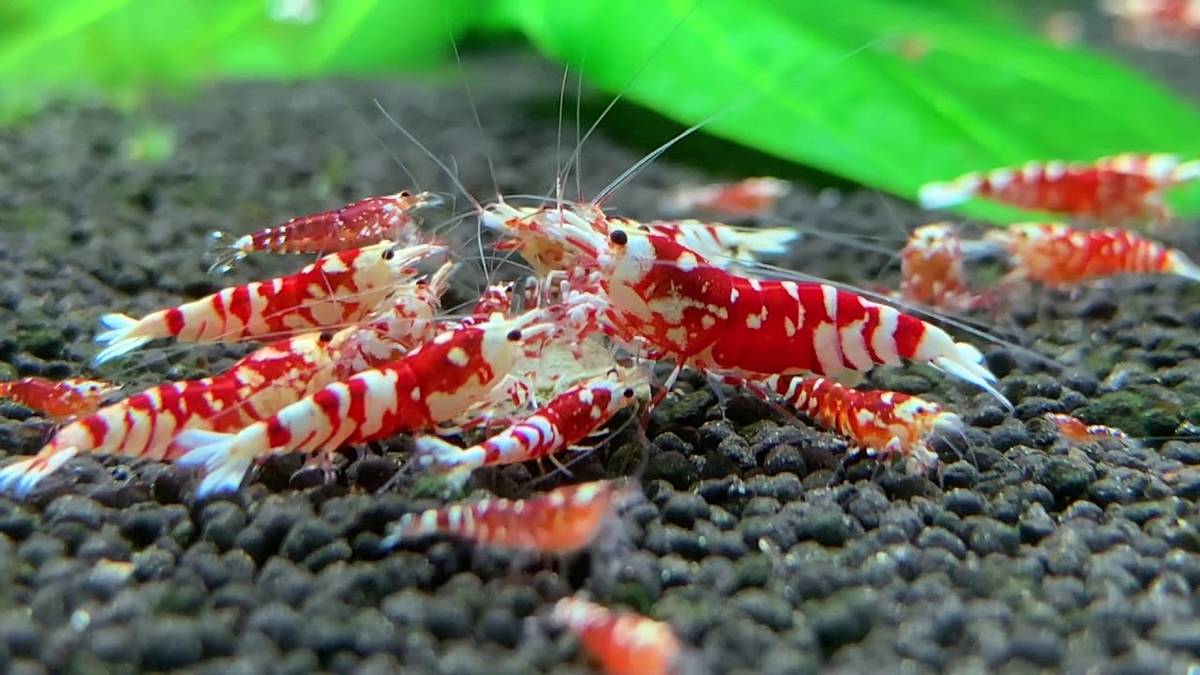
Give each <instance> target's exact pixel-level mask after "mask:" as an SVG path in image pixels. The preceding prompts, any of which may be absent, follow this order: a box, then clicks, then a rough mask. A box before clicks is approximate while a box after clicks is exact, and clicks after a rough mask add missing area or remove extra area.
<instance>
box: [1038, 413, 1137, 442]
mask: <svg viewBox="0 0 1200 675" xmlns="http://www.w3.org/2000/svg"><path fill="white" fill-rule="evenodd" d="M1046 420H1047V421H1049V422H1050V423H1051V424H1053V425H1054V428H1055V429H1056V430H1057V431H1058V433H1059V435H1060V436H1062V437H1063V438H1064V439H1066V440H1067V441H1070V442H1071V443H1087V442H1089V441H1099V440H1102V439H1105V438H1112V439H1115V440H1117V441H1120V442H1121V443H1128V442H1129V436H1128V435H1127V434H1126V433H1125V432H1124V431H1121V430H1120V429H1116V428H1113V427H1106V426H1104V425H1103V424H1084V422H1083V421H1082V420H1080V419H1079V418H1078V417H1075V416H1073V415H1065V414H1062V413H1046Z"/></svg>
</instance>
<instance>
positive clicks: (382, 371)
mask: <svg viewBox="0 0 1200 675" xmlns="http://www.w3.org/2000/svg"><path fill="white" fill-rule="evenodd" d="M542 316H543V315H542V313H541V312H540V311H533V312H527V313H525V314H522V315H521V316H518V317H515V318H512V319H505V318H503V317H499V316H497V317H494V318H493V319H492V320H490V321H488V322H486V323H481V324H479V325H476V326H463V327H459V328H457V329H454V330H450V331H446V332H443V333H440V334H438V336H437V337H435V338H434V339H433V340H431V341H430V342H428V343H426V344H425V345H422V346H421V347H418V348H417V349H415V350H413V351H411V352H409V353H408V354H407V355H405V356H404V357H403V358H401V359H399V360H398V361H395V362H392V363H389V364H387V365H384V366H381V367H379V368H377V369H374V370H367V371H364V372H361V373H358V374H356V375H354V376H353V377H350V378H349V379H347V380H344V381H340V382H335V383H333V384H330V385H328V386H326V387H325V388H323V389H321V390H319V391H317V392H315V393H313V394H311V395H309V396H307V397H305V398H302V399H300V400H298V401H296V402H295V403H292V404H291V405H288V406H286V407H284V408H282V409H280V410H279V411H278V412H276V413H275V414H274V415H272V416H271V417H269V418H266V419H263V420H261V421H258V422H255V423H254V424H251V425H249V426H247V427H245V428H243V429H242V430H241V431H239V432H237V433H236V434H228V433H215V432H211V431H204V430H199V429H189V430H187V431H184V432H183V433H182V434H180V435H179V436H177V437H176V439H175V443H174V447H175V448H176V449H177V451H178V452H179V455H180V456H179V462H180V464H182V465H184V466H192V467H203V468H204V469H205V474H206V475H205V476H204V479H203V480H202V481H201V483H200V486H199V488H198V490H197V494H198V496H206V495H209V494H212V493H215V492H218V491H227V490H234V489H236V488H237V487H238V486H239V485H240V484H241V482H242V479H243V478H244V477H245V475H246V472H247V471H248V470H249V468H250V466H251V464H253V463H254V462H255V461H256V460H259V459H262V458H265V457H266V456H268V455H273V454H280V453H294V452H303V453H310V454H314V455H325V454H327V453H329V452H333V451H335V450H337V449H338V448H339V447H341V446H343V445H347V444H356V443H365V442H367V441H371V440H376V439H380V438H387V437H388V436H392V435H395V434H398V433H402V432H415V431H425V430H431V429H434V428H436V427H437V425H438V424H439V423H443V422H449V421H452V420H454V419H455V418H457V417H458V416H459V415H461V414H462V413H463V412H464V411H465V410H467V409H468V408H469V407H470V406H471V405H472V404H473V403H475V401H476V400H478V399H480V398H483V397H484V395H486V394H487V392H488V391H490V390H491V389H492V388H493V387H494V386H496V384H498V383H499V382H500V381H501V380H503V378H504V376H505V375H506V374H507V373H508V372H509V371H510V370H511V369H512V367H513V365H514V364H515V363H516V361H517V359H518V358H519V357H520V356H521V354H522V353H523V352H524V351H525V350H526V349H527V348H529V347H531V346H532V344H534V343H537V342H538V341H539V340H540V339H542V338H543V337H544V336H545V335H546V334H548V333H549V332H550V330H551V326H550V325H549V324H546V323H538V322H539V321H541V319H542Z"/></svg>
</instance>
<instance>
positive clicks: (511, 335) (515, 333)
mask: <svg viewBox="0 0 1200 675" xmlns="http://www.w3.org/2000/svg"><path fill="white" fill-rule="evenodd" d="M506 337H507V338H508V340H509V342H516V341H517V340H520V339H521V331H519V330H516V329H513V330H510V331H508V335H507V336H506Z"/></svg>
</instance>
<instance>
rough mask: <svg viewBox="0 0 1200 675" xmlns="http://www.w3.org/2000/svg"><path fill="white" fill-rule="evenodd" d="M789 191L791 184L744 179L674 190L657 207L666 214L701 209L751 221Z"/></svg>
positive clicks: (764, 178)
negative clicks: (660, 207) (750, 219)
mask: <svg viewBox="0 0 1200 675" xmlns="http://www.w3.org/2000/svg"><path fill="white" fill-rule="evenodd" d="M791 191H792V185H791V183H789V182H787V181H785V180H780V179H779V178H771V177H762V178H746V179H743V180H739V181H736V182H732V183H712V184H709V185H698V186H685V187H679V188H675V189H674V190H671V191H669V192H668V193H667V194H666V196H665V197H663V199H662V202H661V206H662V209H663V211H664V212H665V213H670V214H679V213H687V212H691V211H696V210H701V211H708V212H711V213H717V214H721V215H726V216H732V217H734V218H752V217H755V216H761V215H763V214H765V213H767V212H769V211H771V210H772V209H773V208H775V203H776V202H778V201H779V199H780V198H781V197H784V196H786V195H787V194H788V193H789V192H791Z"/></svg>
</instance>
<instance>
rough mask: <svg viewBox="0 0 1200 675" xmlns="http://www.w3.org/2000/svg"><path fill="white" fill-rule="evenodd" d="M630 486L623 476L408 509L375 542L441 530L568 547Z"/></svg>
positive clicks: (542, 548)
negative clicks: (520, 495) (519, 495)
mask: <svg viewBox="0 0 1200 675" xmlns="http://www.w3.org/2000/svg"><path fill="white" fill-rule="evenodd" d="M631 489H632V488H630V487H628V486H627V485H626V484H625V483H624V482H623V481H595V482H591V483H581V484H579V485H567V486H564V487H560V488H555V489H553V490H550V491H549V492H546V493H543V494H540V495H535V496H533V497H530V498H528V499H518V500H516V501H510V500H508V499H484V500H482V501H478V502H475V503H473V504H454V505H451V506H445V507H442V508H437V509H429V510H428V511H425V512H423V513H408V514H405V515H404V516H402V517H401V518H400V520H399V522H397V523H395V524H393V525H391V526H390V527H389V528H388V534H387V536H385V537H384V538H383V541H381V542H380V547H381V548H382V549H383V550H391V549H392V548H395V546H396V545H397V544H399V543H400V542H403V541H409V540H412V539H417V538H420V537H427V536H430V535H434V534H446V535H450V536H453V537H456V538H459V539H466V540H469V541H472V542H475V543H476V544H481V545H484V546H492V547H496V548H504V549H513V550H518V551H530V552H535V553H540V554H543V555H564V554H568V553H574V552H576V551H580V550H582V549H584V548H586V547H587V546H589V545H590V544H591V543H592V542H593V541H595V540H596V538H597V537H598V536H599V535H600V534H601V531H602V529H603V527H604V525H605V524H606V523H608V522H611V520H612V519H613V517H614V515H615V513H616V507H617V505H618V504H619V503H620V502H621V501H622V500H623V499H624V498H625V497H626V495H627V494H629V493H630V491H631Z"/></svg>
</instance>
